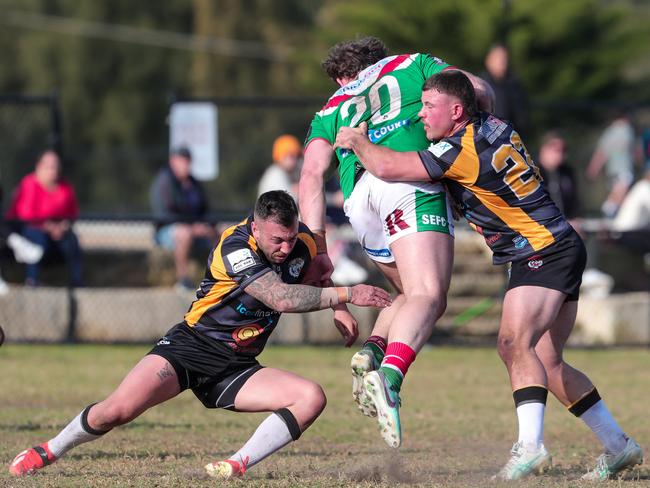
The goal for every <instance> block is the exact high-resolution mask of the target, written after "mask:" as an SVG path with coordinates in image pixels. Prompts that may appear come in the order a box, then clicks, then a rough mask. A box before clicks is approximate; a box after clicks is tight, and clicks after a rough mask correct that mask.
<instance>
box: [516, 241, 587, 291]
mask: <svg viewBox="0 0 650 488" xmlns="http://www.w3.org/2000/svg"><path fill="white" fill-rule="evenodd" d="M586 263H587V251H586V249H585V245H584V243H583V242H582V239H581V238H580V236H579V235H578V234H577V233H576V232H575V231H574V230H571V232H569V233H568V234H566V235H564V236H562V237H561V238H560V239H559V241H557V242H555V243H554V244H551V245H550V246H548V247H545V248H544V249H541V250H540V251H538V252H537V253H536V254H534V255H532V256H528V257H526V258H523V259H518V260H517V261H513V262H511V263H510V269H509V270H508V274H509V277H510V279H509V281H508V287H507V289H508V290H511V289H513V288H517V287H518V286H540V287H543V288H550V289H552V290H558V291H561V292H562V293H566V295H567V298H566V301H567V302H571V301H576V300H578V297H579V296H580V285H581V283H582V273H583V272H584V270H585V265H586Z"/></svg>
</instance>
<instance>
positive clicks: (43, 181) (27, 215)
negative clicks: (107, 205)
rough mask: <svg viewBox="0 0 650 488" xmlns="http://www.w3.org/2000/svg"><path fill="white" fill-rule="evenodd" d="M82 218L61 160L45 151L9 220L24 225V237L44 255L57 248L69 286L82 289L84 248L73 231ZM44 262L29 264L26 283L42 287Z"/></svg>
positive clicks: (17, 194) (17, 193) (22, 184)
mask: <svg viewBox="0 0 650 488" xmlns="http://www.w3.org/2000/svg"><path fill="white" fill-rule="evenodd" d="M78 216H79V206H78V204H77V197H76V195H75V191H74V188H73V187H72V185H71V184H70V183H68V182H67V181H66V180H65V179H63V178H62V177H61V161H60V159H59V156H58V154H57V153H56V152H55V151H53V150H50V149H48V150H46V151H43V152H42V153H41V154H40V155H39V157H38V160H37V162H36V167H35V171H34V172H33V173H30V174H28V175H27V176H25V177H24V178H23V179H22V180H21V182H20V184H19V185H18V187H17V188H16V190H15V192H14V196H13V200H12V203H11V207H10V208H9V210H8V211H7V214H6V217H7V219H8V220H14V221H19V222H20V223H21V230H20V232H21V234H22V236H23V237H25V238H27V239H28V240H29V241H31V242H32V243H34V244H36V245H38V246H40V247H42V248H43V250H44V252H45V255H47V254H49V253H50V252H51V251H53V250H55V249H58V251H59V252H60V253H61V254H62V255H63V257H64V259H65V261H66V263H67V266H68V270H69V274H70V276H69V279H70V285H71V286H74V287H78V286H81V284H82V279H81V275H82V273H81V248H80V246H79V241H78V240H77V236H76V235H75V234H74V232H73V231H72V222H73V221H74V220H75V219H77V217H78ZM41 262H42V260H41V259H38V260H37V261H36V262H33V263H29V262H28V263H27V267H26V281H25V283H26V284H27V285H30V286H37V285H38V284H39V271H40V263H41Z"/></svg>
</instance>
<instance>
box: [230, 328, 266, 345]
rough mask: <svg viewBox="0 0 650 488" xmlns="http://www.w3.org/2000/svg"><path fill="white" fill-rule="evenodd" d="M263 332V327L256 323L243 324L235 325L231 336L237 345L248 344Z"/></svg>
mask: <svg viewBox="0 0 650 488" xmlns="http://www.w3.org/2000/svg"><path fill="white" fill-rule="evenodd" d="M262 332H264V328H263V327H260V326H259V325H257V324H250V325H245V326H243V327H237V328H236V329H235V330H233V331H232V338H233V339H234V340H235V342H236V343H237V345H239V346H248V345H249V344H250V343H251V342H253V341H254V340H255V339H257V338H258V337H259V335H260V334H261V333H262Z"/></svg>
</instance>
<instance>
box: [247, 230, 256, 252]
mask: <svg viewBox="0 0 650 488" xmlns="http://www.w3.org/2000/svg"><path fill="white" fill-rule="evenodd" d="M248 245H249V246H250V247H251V249H252V250H253V251H255V252H257V241H256V240H255V238H254V237H253V235H252V234H251V235H250V236H248Z"/></svg>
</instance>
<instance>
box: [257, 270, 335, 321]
mask: <svg viewBox="0 0 650 488" xmlns="http://www.w3.org/2000/svg"><path fill="white" fill-rule="evenodd" d="M326 290H333V289H330V288H317V287H315V286H308V285H288V284H286V283H285V282H283V281H282V280H281V279H280V277H279V276H278V275H277V274H275V273H273V272H272V271H271V272H268V273H265V274H263V275H262V276H260V277H259V278H257V279H256V280H255V281H253V282H251V283H250V284H249V285H248V286H247V287H246V288H245V291H246V293H248V294H249V295H251V296H253V297H254V298H257V299H258V300H259V301H260V302H262V303H264V304H265V305H267V306H269V307H271V308H272V309H274V310H277V311H278V312H310V311H312V310H320V309H323V308H328V307H331V306H332V305H336V304H337V303H338V301H336V299H337V296H336V293H331V292H326V293H325V296H323V292H324V291H326ZM332 301H334V303H330V302H332Z"/></svg>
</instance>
